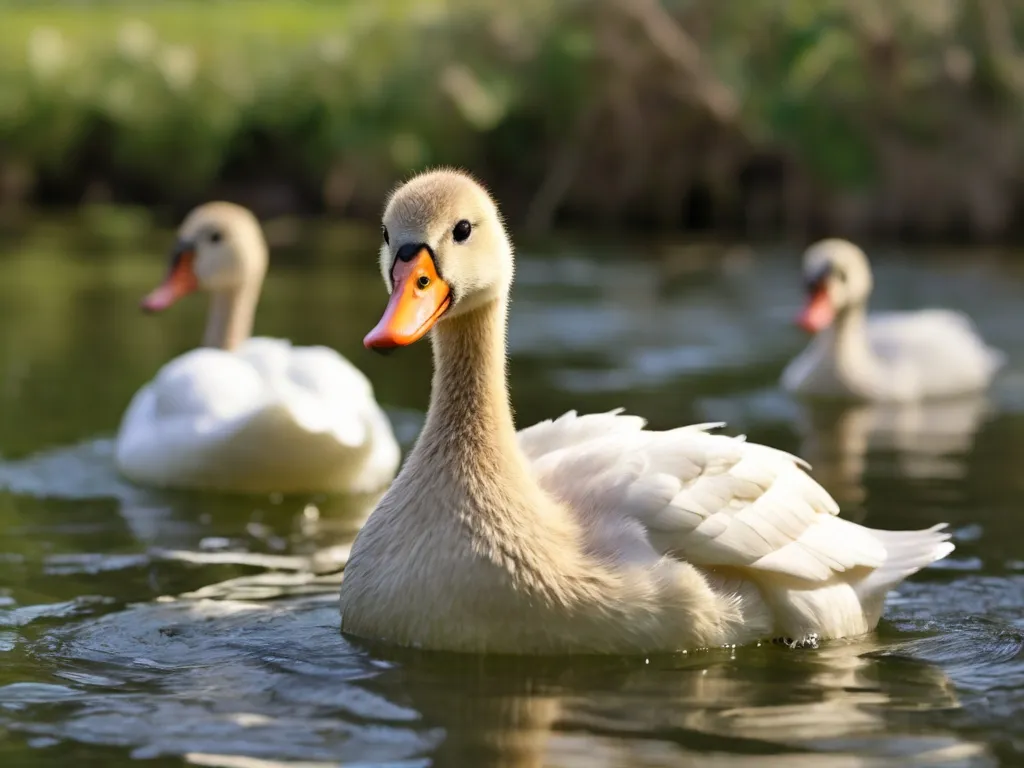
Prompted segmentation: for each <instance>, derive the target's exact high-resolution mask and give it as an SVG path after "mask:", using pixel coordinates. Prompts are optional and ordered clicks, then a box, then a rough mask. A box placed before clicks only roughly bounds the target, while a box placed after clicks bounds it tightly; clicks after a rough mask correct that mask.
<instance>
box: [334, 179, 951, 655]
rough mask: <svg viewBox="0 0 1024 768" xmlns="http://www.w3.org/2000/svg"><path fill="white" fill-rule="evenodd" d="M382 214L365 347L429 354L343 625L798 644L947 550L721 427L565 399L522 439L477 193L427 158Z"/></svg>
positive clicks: (663, 647)
mask: <svg viewBox="0 0 1024 768" xmlns="http://www.w3.org/2000/svg"><path fill="white" fill-rule="evenodd" d="M383 220H384V225H385V227H386V229H385V232H390V233H391V237H390V239H389V240H388V239H387V238H386V241H385V243H384V245H383V247H382V249H381V271H382V274H383V275H384V276H385V280H386V282H387V287H388V289H389V292H390V299H389V303H388V308H387V309H386V310H385V312H384V315H383V317H382V319H381V321H380V322H379V323H378V324H377V326H376V327H375V328H374V329H373V330H372V331H370V333H369V334H368V335H367V337H366V339H365V340H364V343H365V344H367V345H368V346H372V347H381V348H391V347H395V346H405V345H408V344H411V343H414V342H415V341H416V340H417V339H419V338H422V337H423V336H424V335H425V334H426V333H427V332H428V331H429V333H430V334H431V337H430V338H431V343H432V345H433V349H434V362H435V368H434V377H433V385H432V390H431V401H430V408H429V410H428V413H427V419H426V424H425V426H424V428H423V431H422V432H421V433H420V436H419V438H418V440H417V442H416V445H415V447H414V448H413V450H412V452H411V453H410V454H409V457H408V458H407V459H406V461H405V464H404V465H403V467H402V471H401V473H400V474H399V475H398V477H397V478H396V479H395V482H394V483H392V485H391V486H390V487H389V489H388V491H387V492H386V493H385V494H384V496H383V497H382V498H381V500H380V502H379V503H378V505H377V507H376V508H375V509H374V511H373V513H372V514H371V515H370V517H369V519H368V520H367V522H366V524H365V525H364V527H363V529H362V530H361V531H360V533H359V535H358V537H357V538H356V540H355V542H354V544H353V547H352V553H351V557H350V559H349V561H348V563H347V565H346V568H345V578H344V581H343V582H342V586H341V626H342V631H343V632H346V633H351V634H354V635H357V636H360V637H365V638H372V639H374V640H383V641H386V642H391V643H396V644H400V645H406V646H414V647H421V648H429V649H436V650H449V651H471V652H499V653H520V654H523V653H539V654H552V653H653V652H660V651H669V652H670V651H678V650H683V649H689V648H702V647H709V646H717V645H725V644H741V643H749V642H753V641H756V640H761V639H776V638H786V639H791V640H793V641H798V642H808V643H812V642H814V641H815V640H816V639H819V638H820V639H825V638H837V637H847V636H852V635H858V634H862V633H864V632H868V631H870V630H871V629H873V628H874V627H875V625H876V624H877V622H878V619H879V616H880V614H881V611H882V605H883V601H884V599H885V595H886V593H887V592H888V591H889V590H891V589H892V588H893V587H894V586H895V585H896V584H898V583H899V582H900V580H901V579H903V578H904V577H906V576H907V575H909V574H911V573H913V572H914V571H916V570H918V569H920V568H922V567H924V566H925V565H927V564H929V563H931V562H933V561H935V560H937V559H939V558H941V557H944V556H945V555H947V554H948V553H949V552H950V551H952V549H953V546H952V544H951V543H950V542H949V541H948V539H949V534H947V533H945V532H944V531H943V530H942V529H943V527H944V526H942V525H937V526H935V527H933V528H930V529H927V530H922V531H908V532H904V533H896V532H888V531H876V530H872V529H870V528H865V527H863V526H860V525H857V524H855V523H852V522H849V521H847V520H843V519H841V518H839V517H837V514H838V512H839V508H838V506H837V505H836V503H835V501H834V500H833V499H832V497H831V496H829V494H828V493H827V492H826V491H825V490H824V489H823V488H822V487H821V486H820V485H818V483H817V482H815V481H814V480H813V479H812V478H811V476H810V475H809V474H808V473H807V471H806V467H804V466H802V464H801V462H800V461H799V460H798V459H796V458H794V457H793V456H790V455H788V454H786V453H784V452H782V451H778V450H774V449H772V448H768V447H765V446H761V445H754V444H751V443H748V442H746V441H745V440H744V439H743V438H734V437H725V436H722V435H718V434H713V433H712V432H711V431H710V430H711V429H712V428H714V427H715V426H717V425H712V424H701V425H694V426H689V427H682V428H679V429H673V430H668V431H652V430H647V429H645V422H644V421H643V419H641V418H638V417H636V416H628V415H624V414H622V413H620V412H617V411H616V412H611V413H605V414H593V415H587V416H578V415H577V414H576V413H575V412H570V413H567V414H565V415H564V416H561V417H560V418H558V419H555V420H554V421H545V422H542V423H540V424H536V425H534V426H532V427H529V428H527V429H523V430H521V431H519V432H517V431H516V430H515V428H514V426H513V421H512V415H511V408H510V402H509V396H508V389H507V379H506V368H505V365H506V354H505V351H506V350H505V339H506V317H507V306H508V295H509V289H510V286H511V282H512V274H513V271H514V270H513V256H512V247H511V244H510V242H509V240H508V237H507V235H506V233H505V231H504V228H503V227H502V224H501V219H500V215H499V213H498V211H497V207H496V206H495V204H494V202H493V200H491V198H490V197H489V196H488V195H487V194H486V192H484V190H483V189H481V188H480V186H479V185H478V184H476V183H475V182H473V181H472V180H471V179H469V178H467V177H466V176H464V175H462V174H460V173H458V172H453V171H436V172H431V173H426V174H423V175H420V176H417V177H415V178H414V179H413V180H411V181H410V182H408V183H407V184H406V185H404V186H403V187H401V188H400V189H399V190H398V191H396V192H395V193H394V195H393V196H392V198H391V199H390V201H389V202H388V205H387V207H386V209H385V213H384V217H383ZM453 297H454V298H453Z"/></svg>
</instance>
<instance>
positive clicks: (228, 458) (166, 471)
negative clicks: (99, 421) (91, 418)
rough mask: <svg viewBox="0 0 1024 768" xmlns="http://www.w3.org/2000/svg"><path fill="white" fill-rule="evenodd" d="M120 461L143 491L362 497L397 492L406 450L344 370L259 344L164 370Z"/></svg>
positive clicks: (132, 423) (133, 409)
mask: <svg viewBox="0 0 1024 768" xmlns="http://www.w3.org/2000/svg"><path fill="white" fill-rule="evenodd" d="M116 459H117V464H118V467H119V468H120V470H121V471H122V472H123V473H124V475H125V476H126V477H128V478H129V479H131V480H133V481H135V482H138V483H143V484H146V485H156V486H171V487H186V488H211V489H221V490H232V491H250V492H268V491H278V492H282V493H287V492H302V491H338V492H353V493H359V492H364V491H372V490H377V489H379V488H383V487H384V486H385V485H386V484H387V483H388V482H389V481H390V480H391V478H392V477H393V476H394V473H395V471H396V470H397V467H398V462H399V448H398V444H397V442H396V441H395V439H394V436H393V435H392V433H391V427H390V424H389V423H388V420H387V417H386V416H385V415H384V413H383V412H382V411H381V409H380V407H379V406H378V405H377V403H376V401H375V400H374V397H373V389H372V387H371V385H370V382H369V381H368V380H367V379H366V377H365V376H364V375H363V374H362V373H361V372H360V371H359V370H358V369H357V368H356V367H355V366H353V365H352V364H351V363H349V362H348V361H347V360H345V358H343V357H341V356H340V355H339V354H338V353H336V352H334V351H333V350H331V349H327V348H326V347H293V346H292V345H291V344H290V343H289V342H288V341H285V340H283V339H268V338H253V339H249V340H247V341H246V342H243V344H242V345H241V346H240V347H239V348H238V349H237V350H234V351H230V352H229V351H226V350H220V349H209V348H201V349H196V350H193V351H191V352H187V353H185V354H184V355H181V356H180V357H178V358H175V359H174V360H172V361H171V362H169V363H167V365H165V366H164V367H163V368H162V369H160V371H159V373H157V375H156V377H155V378H154V379H153V381H152V382H150V383H149V384H147V385H146V386H145V387H143V388H142V389H141V390H139V392H138V393H137V394H136V395H135V397H134V399H133V400H132V402H131V405H130V406H129V408H128V411H127V413H126V414H125V417H124V420H123V421H122V424H121V428H120V431H119V434H118V438H117V454H116Z"/></svg>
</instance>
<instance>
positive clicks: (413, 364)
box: [0, 216, 1024, 768]
mask: <svg viewBox="0 0 1024 768" xmlns="http://www.w3.org/2000/svg"><path fill="white" fill-rule="evenodd" d="M296 231H297V230H296V228H295V227H294V225H287V224H285V225H281V226H279V227H276V228H275V229H273V230H272V232H271V234H272V237H273V240H274V243H275V254H276V256H277V262H276V264H275V265H274V266H273V267H272V270H273V271H272V273H271V276H270V279H269V282H268V285H267V287H266V290H265V295H264V300H263V303H262V305H261V308H260V314H259V317H258V321H257V331H258V332H260V333H266V334H272V335H282V336H287V337H289V338H291V339H293V340H294V341H295V342H296V343H326V344H328V345H330V346H333V347H335V348H336V349H338V350H339V351H341V352H342V353H343V354H345V355H347V356H349V357H350V359H352V360H353V361H355V362H356V363H357V364H358V365H360V366H361V367H362V368H363V369H364V370H365V371H366V373H367V374H368V375H369V376H370V377H371V379H372V380H373V381H374V383H375V386H376V389H377V392H378V397H379V399H380V400H381V402H382V403H383V404H384V405H385V406H386V407H387V409H388V411H389V413H390V414H391V416H392V417H393V419H394V420H395V424H396V429H397V431H398V433H399V435H400V437H401V439H402V442H403V443H404V444H405V445H408V444H409V443H410V442H411V440H412V439H413V438H414V436H415V434H416V431H417V429H418V427H419V424H420V423H421V419H422V413H423V409H424V407H425V405H426V402H427V396H428V387H429V351H428V350H427V348H426V346H425V345H424V346H422V347H418V348H413V349H410V350H406V351H403V352H402V353H400V354H397V355H393V356H390V357H388V358H381V357H378V356H374V355H371V354H370V353H367V352H365V351H363V350H362V348H361V346H360V339H361V337H362V335H363V333H364V332H365V330H366V329H368V328H369V327H370V326H371V325H372V324H373V322H375V320H376V318H377V316H378V315H379V312H380V311H381V309H382V308H383V304H384V289H383V287H382V285H381V284H380V279H379V276H378V275H377V273H376V271H375V265H374V263H373V258H374V257H373V253H374V247H375V243H374V242H373V240H374V237H375V235H374V233H372V232H371V233H364V232H360V231H354V230H348V229H343V228H338V227H309V228H307V230H305V232H304V234H303V235H302V236H301V237H298V238H296ZM169 242H170V235H169V233H166V232H150V231H149V230H148V229H147V227H146V226H145V225H144V223H139V221H138V220H137V219H135V218H133V217H132V216H123V217H119V216H115V217H114V218H113V219H112V220H111V221H110V222H108V221H106V220H105V219H104V220H102V221H100V222H97V221H94V220H92V219H90V218H87V219H85V220H77V219H76V220H75V221H72V222H68V223H64V224H58V223H55V222H51V221H45V220H44V221H41V222H38V223H36V224H35V225H33V226H31V227H27V228H26V229H24V230H23V231H21V232H20V233H17V235H16V236H12V237H9V238H8V239H7V240H6V242H5V243H4V244H3V257H2V260H0V404H2V405H0V413H2V418H0V457H2V461H0V488H2V489H4V490H0V763H2V764H3V765H12V766H13V765H17V766H32V767H34V766H58V765H65V764H67V763H68V762H73V763H75V764H80V765H100V764H102V765H105V766H119V765H127V764H128V763H129V762H132V761H134V760H138V759H143V758H146V759H149V760H150V763H149V764H151V765H157V766H165V765H166V766H174V765H182V764H189V765H200V766H222V767H223V768H271V767H272V766H292V767H298V766H301V767H303V768H310V767H312V766H318V767H319V766H338V765H344V766H403V767H408V768H411V767H413V766H427V765H438V766H541V765H545V766H565V767H566V768H569V767H573V766H587V767H589V766H622V765H629V766H637V767H640V768H643V767H647V766H652V767H653V766H669V765H671V766H676V765H696V764H705V763H706V764H712V765H715V766H753V765H756V766H766V765H768V766H770V765H785V766H826V767H828V766H876V765H879V766H881V765H957V766H966V765H970V766H974V765H997V764H1007V765H1015V764H1019V763H1020V761H1021V760H1022V759H1024V725H1021V722H1020V717H1019V714H1020V712H1021V709H1022V707H1024V653H1022V650H1021V649H1022V643H1024V548H1022V546H1021V541H1022V536H1024V510H1022V509H1021V506H1022V505H1021V503H1020V500H1021V499H1022V498H1024V494H1022V491H1024V474H1022V472H1021V471H1020V470H1021V466H1022V464H1021V462H1022V459H1024V396H1022V394H1021V393H1022V392H1024V388H1022V387H1021V384H1022V380H1024V362H1021V361H1024V338H1022V337H1021V336H1020V333H1019V328H1020V324H1019V308H1020V306H1021V301H1022V298H1024V280H1022V272H1021V269H1020V268H1019V267H1018V266H1017V265H1016V263H1015V261H1014V260H1013V259H1012V257H1009V256H1007V257H999V256H998V255H991V254H983V253H973V254H967V255H965V254H952V255H950V256H948V257H943V256H935V255H931V256H929V257H928V258H925V257H923V256H917V257H915V258H913V259H910V258H904V257H901V256H900V255H899V254H894V253H885V254H883V255H881V256H877V257H876V262H878V263H877V264H876V272H877V279H876V282H877V284H878V286H879V288H878V292H877V296H876V300H875V305H876V306H878V307H883V308H884V307H897V306H902V307H915V306H925V305H929V304H932V305H939V306H950V307H959V308H962V309H964V310H966V311H968V312H969V313H970V314H971V315H972V316H973V317H974V318H975V320H976V321H977V323H978V325H979V326H980V328H981V329H982V331H983V333H984V335H985V336H986V337H987V338H988V339H989V340H990V341H991V342H992V343H993V344H996V345H997V346H999V347H1001V348H1003V349H1004V350H1006V351H1007V352H1008V353H1009V355H1010V359H1011V364H1010V368H1009V370H1008V371H1007V372H1006V373H1005V374H1004V375H1003V377H1002V378H1001V379H1000V381H999V382H998V385H997V386H996V387H995V388H994V390H993V391H992V393H991V394H990V396H989V397H987V398H984V399H979V400H974V401H968V402H965V403H955V404H947V405H944V406H942V407H938V408H930V409H917V410H913V409H912V410H903V411H891V410H890V411H884V410H877V409H870V408H860V409H853V410H845V411H835V410H832V411H827V412H811V411H808V410H807V409H805V408H803V407H801V406H799V405H798V404H797V403H795V402H793V401H792V400H790V399H789V398H788V397H786V396H785V395H783V394H781V393H779V392H778V390H777V388H776V386H775V382H776V380H777V377H778V374H779V373H780V371H781V369H782V367H783V366H784V364H785V362H786V361H787V360H788V359H789V358H790V357H791V356H792V355H794V354H795V353H796V352H797V351H798V350H799V349H800V347H801V346H802V344H803V343H804V339H803V337H802V336H801V335H800V333H799V332H798V331H796V330H795V329H793V328H792V327H791V324H790V318H791V317H792V315H793V314H794V312H795V311H796V308H797V305H798V304H799V302H800V298H801V297H800V293H799V290H800V287H799V279H798V274H797V273H796V266H795V265H796V255H795V254H794V253H793V252H792V251H789V250H786V249H777V250H761V251H750V250H746V249H733V250H728V251H723V250H722V249H712V248H702V247H696V246H690V247H682V246H673V245H671V244H663V243H650V244H639V243H635V242H628V243H623V244H621V245H620V246H614V245H613V246H609V245H608V244H606V243H600V244H596V243H592V244H587V243H579V242H572V241H566V242H563V243H561V244H560V245H559V246H557V247H545V248H534V249H530V248H524V249H523V254H522V255H521V257H520V262H519V274H518V282H517V287H516V291H515V295H514V298H515V301H514V305H513V312H512V323H511V330H510V334H511V340H510V343H511V349H512V383H511V386H512V393H513V400H514V402H515V405H516V408H517V414H518V419H519V421H520V423H522V424H528V423H532V422H534V421H536V420H538V419H542V418H547V417H551V416H556V415H558V414H559V413H561V412H563V411H565V410H567V409H569V408H577V409H579V410H602V409H610V408H613V407H617V406H620V405H621V406H625V407H627V408H628V409H629V410H630V411H633V412H636V413H639V414H641V415H643V416H645V417H647V418H648V419H649V420H650V422H651V423H652V424H653V425H654V426H656V427H667V426H673V425H678V424H682V423H687V422H693V421H707V420H716V421H717V420H725V421H728V422H729V430H730V431H731V432H733V433H746V434H748V435H749V436H750V438H751V439H753V440H758V441H762V442H767V443H770V444H772V445H775V446H778V447H780V448H783V449H786V450H790V451H794V452H798V453H800V454H802V455H804V456H806V457H808V458H809V459H811V460H812V461H813V462H814V465H815V469H814V472H815V475H816V476H817V477H819V478H820V479H821V480H822V482H823V483H825V484H826V486H827V487H828V488H829V489H830V490H831V491H832V492H833V493H834V494H835V495H836V496H837V497H838V498H839V499H840V501H841V502H842V504H843V506H844V514H846V515H847V516H849V517H851V518H853V519H856V520H859V521H862V522H867V523H869V524H871V525H875V526H878V527H887V528H915V527H924V526H928V525H931V524H932V523H934V522H938V521H941V520H946V521H949V522H950V524H951V525H952V527H953V530H954V531H955V535H956V540H957V545H958V549H957V551H956V553H955V555H954V557H952V558H951V559H949V560H947V561H945V562H943V563H939V564H937V565H936V566H935V567H932V568H930V569H928V570H927V571H925V572H923V573H921V574H919V575H917V576H916V577H915V578H914V579H913V580H912V581H911V582H908V583H907V584H906V585H905V586H904V587H903V588H901V589H900V590H899V591H898V592H897V593H896V594H894V595H893V597H892V599H891V600H890V602H889V604H888V608H887V610H886V614H885V619H884V620H883V622H882V625H881V626H880V629H879V632H878V633H877V634H875V635H872V636H870V637H866V638H859V639H855V640H850V641H844V642H832V643H827V644H825V645H824V646H823V647H822V648H821V649H820V650H818V651H788V650H786V649H782V648H778V647H775V646H762V647H756V648H738V649H735V650H731V649H730V650H717V651H712V652H701V653H690V654H683V655H679V656H674V657H657V658H649V659H604V660H587V661H579V660H575V661H566V660H509V659H482V658H459V657H453V656H446V655H435V654H419V653H408V652H397V651H394V650H389V649H382V648H376V647H366V646H363V645H359V644H356V643H353V642H349V641H346V640H345V639H343V638H342V637H341V636H340V635H339V633H338V631H337V628H338V615H337V600H336V594H337V589H338V584H339V582H340V576H339V574H338V569H339V568H340V566H341V565H342V564H343V563H344V560H345V556H346V553H347V544H348V543H350V542H351V540H352V537H353V536H354V534H355V532H356V530H358V527H359V525H360V524H361V522H362V520H363V519H365V515H366V514H367V513H368V512H369V510H370V509H372V506H373V502H374V499H372V498H362V499H329V498H319V497H309V498H277V497H256V498H230V497H218V496H213V495H199V494H188V493H157V492H151V491H147V490H144V489H140V488H135V487H132V486H131V485H128V484H126V483H124V482H122V481H120V480H119V479H118V478H117V476H116V474H115V473H114V472H113V470H112V468H111V462H110V456H111V448H112V442H111V438H112V435H113V433H114V430H115V429H116V426H117V423H118V420H119V418H120V415H121V413H122V411H123V409H124V407H125V406H126V404H127V402H128V400H129V398H130V397H131V395H132V393H133V392H134V391H135V390H136V389H137V388H138V387H139V386H140V385H141V384H143V383H144V382H145V381H146V380H148V379H149V378H150V377H151V376H152V374H153V373H154V372H155V371H156V370H157V368H158V367H159V366H160V364H162V363H163V362H165V361H166V360H168V359H170V358H171V357H172V356H173V355H176V354H179V353H181V352H183V351H185V350H186V349H188V348H190V346H192V345H193V344H194V343H195V342H196V341H197V340H198V338H199V335H200V329H201V326H202V320H203V311H204V307H203V302H202V301H201V300H199V299H193V300H189V301H187V302H185V303H183V304H181V305H179V306H178V307H175V308H174V309H172V310H171V311H170V312H169V313H167V314H165V315H163V316H161V317H159V318H151V317H143V316H141V315H140V314H139V313H138V311H137V309H136V302H137V300H138V298H139V297H140V296H141V295H142V294H143V293H144V292H145V291H146V290H147V289H148V288H150V287H151V286H152V285H153V284H154V283H155V281H157V280H158V279H159V278H160V276H161V274H162V270H163V265H162V263H161V259H160V256H159V252H160V251H161V250H162V249H163V248H164V247H165V246H166V245H167V244H168V243H169ZM967 256H969V257H970V258H968V257H967Z"/></svg>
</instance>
